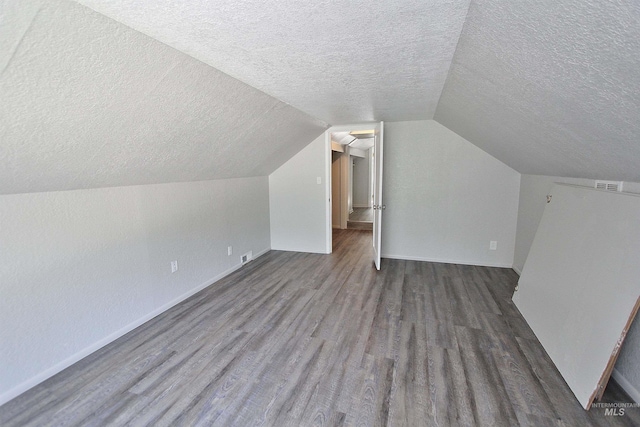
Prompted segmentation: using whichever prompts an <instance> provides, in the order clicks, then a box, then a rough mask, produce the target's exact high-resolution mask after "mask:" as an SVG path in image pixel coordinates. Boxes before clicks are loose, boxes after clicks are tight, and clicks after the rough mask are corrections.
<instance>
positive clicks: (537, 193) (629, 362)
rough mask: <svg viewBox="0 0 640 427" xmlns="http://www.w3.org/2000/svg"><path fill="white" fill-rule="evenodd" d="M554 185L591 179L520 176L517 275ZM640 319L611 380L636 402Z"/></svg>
mask: <svg viewBox="0 0 640 427" xmlns="http://www.w3.org/2000/svg"><path fill="white" fill-rule="evenodd" d="M554 182H561V183H567V184H575V185H584V186H587V187H593V186H594V182H595V180H593V179H579V178H562V177H557V176H541V175H522V178H521V182H520V204H519V209H518V228H517V235H516V236H517V237H516V248H515V256H514V263H513V268H514V269H515V270H516V271H518V272H521V271H522V268H523V267H524V264H525V262H526V259H527V255H528V254H529V249H530V248H531V244H532V243H533V238H534V237H535V234H536V231H537V229H538V225H539V224H540V220H541V219H542V213H543V212H544V208H545V205H546V195H547V194H548V193H549V190H550V189H551V187H552V185H553V183H554ZM623 189H624V191H627V192H631V193H639V194H640V183H634V182H625V183H624V186H623ZM639 319H640V317H638V318H636V320H635V321H634V323H633V324H632V325H631V328H630V329H629V332H628V335H627V339H626V341H625V343H624V345H623V346H622V350H621V352H620V356H619V358H618V362H617V363H616V366H615V370H614V374H613V376H614V378H615V379H616V380H617V381H618V382H619V383H620V384H621V385H622V386H623V387H624V388H625V390H626V391H627V393H629V394H630V395H631V397H633V398H634V399H635V400H636V401H640V320H639Z"/></svg>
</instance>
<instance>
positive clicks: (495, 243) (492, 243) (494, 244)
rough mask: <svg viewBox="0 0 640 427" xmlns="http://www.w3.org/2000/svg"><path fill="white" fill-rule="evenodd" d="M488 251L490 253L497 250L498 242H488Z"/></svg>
mask: <svg viewBox="0 0 640 427" xmlns="http://www.w3.org/2000/svg"><path fill="white" fill-rule="evenodd" d="M489 249H490V250H492V251H495V250H497V249H498V242H497V241H495V240H492V241H490V242H489Z"/></svg>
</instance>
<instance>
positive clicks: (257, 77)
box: [79, 0, 469, 124]
mask: <svg viewBox="0 0 640 427" xmlns="http://www.w3.org/2000/svg"><path fill="white" fill-rule="evenodd" d="M79 2H80V3H83V4H85V5H87V6H89V7H91V8H94V9H95V10H97V11H99V12H101V13H104V14H105V15H107V16H110V17H111V18H114V19H116V20H117V21H120V22H122V23H124V24H126V25H129V26H131V27H132V28H135V29H136V30H138V31H141V32H143V33H145V34H148V35H150V36H152V37H154V38H156V39H158V40H160V41H162V42H164V43H167V44H168V45H169V46H173V47H175V48H176V49H179V50H181V51H183V52H186V53H188V54H190V55H192V56H193V57H194V58H198V59H200V60H201V61H204V62H205V63H207V64H209V65H211V66H213V67H215V68H217V69H220V70H222V71H224V72H225V73H228V74H229V75H231V76H233V77H236V78H238V79H240V80H242V81H243V82H246V83H248V84H250V85H251V86H253V87H256V88H258V89H260V90H263V91H264V92H266V93H268V94H270V95H272V96H275V97H276V98H278V99H280V100H283V101H285V102H286V103H288V104H291V105H293V106H294V107H296V108H299V109H301V110H302V111H305V112H307V113H308V114H311V115H313V116H315V117H319V118H321V119H322V120H325V121H327V122H329V123H333V124H339V123H353V122H365V121H373V120H376V121H377V120H415V119H431V118H433V113H434V112H435V108H436V104H437V103H438V98H439V97H440V93H441V92H442V87H443V85H444V81H445V79H446V77H447V72H448V70H449V66H450V64H451V58H452V57H453V53H454V51H455V48H456V44H457V42H458V36H459V35H460V31H461V29H462V25H463V23H464V19H465V16H466V13H467V9H468V7H469V0H448V1H437V0H427V1H425V0H402V1H400V0H393V1H383V2H371V1H363V0H351V1H314V2H300V1H296V0H266V1H265V0H247V1H243V2H238V1H236V0H217V1H215V2H212V1H208V0H191V1H189V2H184V1H179V0H155V1H147V2H141V1H138V0H79Z"/></svg>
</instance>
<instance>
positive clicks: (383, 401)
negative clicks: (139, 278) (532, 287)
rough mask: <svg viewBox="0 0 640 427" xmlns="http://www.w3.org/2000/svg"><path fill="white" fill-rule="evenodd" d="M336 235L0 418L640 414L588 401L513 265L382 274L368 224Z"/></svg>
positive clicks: (128, 420)
mask: <svg viewBox="0 0 640 427" xmlns="http://www.w3.org/2000/svg"><path fill="white" fill-rule="evenodd" d="M334 236H335V237H334V253H333V254H332V255H330V256H329V255H316V254H303V253H293V252H278V251H272V252H269V253H267V254H266V255H263V256H262V257H260V258H258V259H256V260H254V261H252V262H251V263H249V264H247V265H246V266H245V267H243V268H242V269H241V270H239V271H237V272H236V273H234V274H232V275H230V276H228V277H227V278H225V279H223V280H221V281H219V282H217V283H215V284H214V285H213V286H210V287H209V288H207V289H205V290H204V291H202V292H200V293H198V294H196V295H194V296H193V297H191V298H189V299H188V300H186V301H184V302H183V303H180V304H179V305H177V306H176V307H174V308H172V309H170V310H168V311H167V312H165V313H163V314H162V315H160V316H158V317H156V318H154V319H152V320H151V321H149V322H147V323H145V324H144V325H142V326H141V327H139V328H137V329H135V330H134V331H132V332H131V333H129V334H127V335H125V336H123V337H122V338H120V339H118V340H117V341H115V342H114V343H112V344H110V345H108V346H106V347H104V348H103V349H101V350H99V351H97V352H96V353H94V354H92V355H90V356H89V357H87V358H85V359H83V360H82V361H80V362H78V363H77V364H75V365H73V366H71V367H70V368H68V369H66V370H64V371H63V372H61V373H59V374H58V375H56V376H54V377H52V378H51V379H49V380H47V381H45V382H44V383H42V384H41V385H39V386H37V387H35V388H33V389H31V390H30V391H28V392H27V393H25V394H23V395H22V396H19V397H18V398H16V399H14V400H13V401H11V402H9V403H7V404H6V405H4V406H2V407H0V425H2V426H27V425H31V426H46V425H56V426H59V425H65V426H66V425H132V426H146V425H149V426H169V425H171V426H174V425H188V426H190V425H203V426H209V425H221V426H254V425H262V426H278V427H280V426H323V425H324V426H328V425H331V426H339V425H345V426H455V425H461V426H473V425H483V426H517V425H524V426H529V425H531V426H543V425H544V426H590V425H634V424H635V423H637V420H638V418H637V417H636V416H637V415H639V414H638V410H637V409H636V410H635V411H630V410H628V411H627V413H626V415H625V416H623V417H615V416H605V415H604V409H592V410H591V411H590V412H585V411H584V410H583V409H582V408H581V407H580V405H579V403H578V402H577V401H576V400H575V398H574V397H573V395H572V394H571V391H570V390H569V388H568V387H567V385H566V384H565V383H564V381H563V380H562V377H561V376H560V375H559V374H558V372H557V371H556V369H555V367H554V366H553V364H552V363H551V362H550V360H549V358H548V356H547V355H546V354H545V352H544V350H543V349H542V347H541V346H540V344H539V342H538V341H537V340H536V338H535V336H534V335H533V333H532V332H531V330H530V329H529V328H528V326H527V324H526V323H525V321H524V320H523V318H522V317H521V315H520V314H519V312H518V310H517V309H516V308H515V306H514V305H513V303H512V302H511V294H512V292H513V289H514V286H515V283H516V280H517V276H516V274H515V273H514V272H513V271H511V270H509V269H499V268H484V267H471V266H460V265H451V264H435V263H427V262H415V261H398V260H383V269H382V271H380V272H376V271H375V270H374V269H373V267H372V262H371V253H370V247H371V233H367V232H359V231H353V230H337V231H336V232H335V235H334ZM634 417H635V418H634ZM635 425H637V424H635Z"/></svg>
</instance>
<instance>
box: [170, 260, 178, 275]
mask: <svg viewBox="0 0 640 427" xmlns="http://www.w3.org/2000/svg"><path fill="white" fill-rule="evenodd" d="M176 271H178V260H175V261H171V272H172V273H175V272H176Z"/></svg>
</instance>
